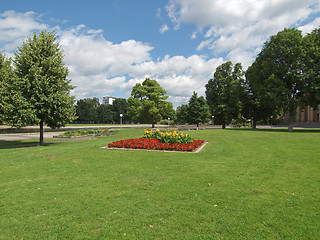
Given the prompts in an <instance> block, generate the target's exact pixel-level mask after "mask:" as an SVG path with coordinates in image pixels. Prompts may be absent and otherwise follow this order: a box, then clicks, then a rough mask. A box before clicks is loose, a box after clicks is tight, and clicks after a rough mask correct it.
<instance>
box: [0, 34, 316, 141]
mask: <svg viewBox="0 0 320 240" xmlns="http://www.w3.org/2000/svg"><path fill="white" fill-rule="evenodd" d="M67 76H68V69H67V67H66V66H65V65H64V63H63V52H62V50H61V48H60V46H59V42H58V41H57V36H56V35H55V34H54V33H48V32H46V31H44V30H43V31H41V32H40V33H39V34H38V35H37V34H36V33H35V34H34V36H33V38H27V40H26V41H25V42H24V43H23V44H22V46H21V47H19V48H18V51H17V52H16V53H15V56H14V59H13V60H12V59H11V58H6V57H5V56H4V54H2V53H0V96H1V98H0V121H1V122H4V123H6V124H9V125H11V126H15V127H22V126H26V125H30V124H32V125H34V124H39V125H40V130H41V131H40V143H43V126H44V123H46V124H47V125H48V126H50V127H51V128H59V127H61V126H64V125H65V124H67V123H69V122H72V121H74V120H75V119H76V118H78V121H80V122H100V123H108V122H119V120H120V114H122V115H123V120H124V121H131V122H140V123H152V126H153V127H154V124H155V123H156V122H159V121H160V120H161V119H169V118H170V119H172V120H176V121H177V122H179V123H192V124H199V123H203V122H208V121H209V119H210V116H214V121H215V123H217V124H222V126H223V127H225V125H226V124H229V123H230V122H231V121H232V120H234V119H238V118H247V119H251V120H252V121H253V126H255V123H256V122H257V121H259V120H268V119H270V118H271V117H272V116H274V117H277V116H281V115H283V114H285V113H288V114H289V116H290V118H289V131H292V130H293V122H294V120H295V113H296V109H297V107H298V106H301V107H305V106H307V105H309V106H312V107H314V108H316V107H317V106H318V104H320V29H315V30H314V31H312V32H311V33H309V34H307V35H306V36H303V35H302V32H301V31H300V30H297V29H294V28H292V29H284V30H283V31H281V32H279V33H278V34H277V35H274V36H271V38H270V40H269V41H267V42H266V43H265V44H264V46H263V49H262V50H261V52H260V53H259V55H258V56H257V58H256V60H255V61H254V63H253V64H252V65H251V66H250V67H249V68H248V70H247V71H246V72H244V71H243V70H242V67H241V64H240V63H237V64H235V65H234V66H233V64H232V63H231V62H226V63H224V64H222V65H220V66H219V67H218V68H217V69H216V71H215V73H214V76H213V78H212V79H210V80H209V81H208V83H207V84H206V101H205V99H204V98H203V97H198V96H197V94H196V93H194V94H193V95H192V97H191V98H190V101H189V103H188V104H187V105H182V106H180V107H178V108H177V111H176V112H175V111H174V109H173V106H172V104H171V103H170V102H168V101H167V99H168V96H167V95H166V91H165V90H164V89H163V88H162V87H161V86H160V85H159V83H158V82H157V81H156V80H152V79H149V78H147V79H145V81H144V82H143V83H142V84H140V83H138V84H136V85H135V86H134V87H133V89H132V92H131V97H129V98H128V100H126V99H119V100H116V101H115V102H114V104H113V105H112V106H106V105H100V104H99V101H98V100H97V99H95V98H94V99H82V100H79V101H78V102H77V104H76V105H75V100H74V97H71V96H70V90H72V89H73V86H71V85H70V80H69V79H67ZM207 104H208V105H207ZM75 113H76V114H75Z"/></svg>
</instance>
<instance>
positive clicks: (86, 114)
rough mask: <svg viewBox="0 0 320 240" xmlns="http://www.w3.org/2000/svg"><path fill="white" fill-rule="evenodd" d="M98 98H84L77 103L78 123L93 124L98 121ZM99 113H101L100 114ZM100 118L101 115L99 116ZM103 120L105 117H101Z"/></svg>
mask: <svg viewBox="0 0 320 240" xmlns="http://www.w3.org/2000/svg"><path fill="white" fill-rule="evenodd" d="M99 105H100V103H99V99H98V98H95V97H94V98H84V99H80V100H79V101H77V105H76V114H77V116H78V121H80V122H82V123H95V122H97V121H98V113H97V109H98V107H99ZM100 113H101V112H100ZM100 117H101V115H100ZM101 118H102V119H104V118H105V117H101Z"/></svg>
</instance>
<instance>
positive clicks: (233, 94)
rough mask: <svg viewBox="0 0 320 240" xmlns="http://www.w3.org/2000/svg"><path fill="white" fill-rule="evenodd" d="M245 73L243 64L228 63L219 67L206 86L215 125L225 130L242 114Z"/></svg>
mask: <svg viewBox="0 0 320 240" xmlns="http://www.w3.org/2000/svg"><path fill="white" fill-rule="evenodd" d="M243 76H244V72H243V70H242V66H241V63H237V64H235V66H234V67H233V65H232V62H230V61H229V62H226V63H223V64H221V65H220V66H218V67H217V69H216V71H215V73H214V77H213V79H210V80H209V81H208V83H207V84H206V99H207V101H208V104H209V106H210V110H211V113H212V115H213V116H214V121H215V123H218V124H222V128H225V126H226V124H229V123H230V122H231V120H232V119H236V118H237V117H238V116H239V114H240V112H241V99H242V98H243V96H244V94H245V91H244V78H243Z"/></svg>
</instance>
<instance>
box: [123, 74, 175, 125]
mask: <svg viewBox="0 0 320 240" xmlns="http://www.w3.org/2000/svg"><path fill="white" fill-rule="evenodd" d="M165 94H166V91H165V90H164V89H163V88H162V87H161V86H160V84H159V83H158V82H157V81H156V80H153V79H150V78H146V79H145V80H144V81H143V83H142V84H140V83H137V84H136V85H135V86H134V87H133V88H132V91H131V97H129V98H128V115H129V116H131V117H132V118H133V119H134V120H135V121H138V122H141V123H152V127H153V128H154V125H155V123H156V122H158V121H159V120H160V119H161V118H162V116H163V115H164V112H163V111H164V110H165V109H167V107H168V106H169V105H168V104H167V102H166V101H165V100H166V99H168V96H167V95H165Z"/></svg>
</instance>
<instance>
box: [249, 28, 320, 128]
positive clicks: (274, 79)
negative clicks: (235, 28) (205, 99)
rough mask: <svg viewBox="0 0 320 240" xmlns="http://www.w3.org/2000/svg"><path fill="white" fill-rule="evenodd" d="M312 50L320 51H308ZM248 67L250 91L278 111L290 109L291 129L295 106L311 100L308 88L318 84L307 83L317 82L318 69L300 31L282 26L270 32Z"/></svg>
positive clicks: (285, 111) (303, 104) (287, 111)
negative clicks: (279, 30)
mask: <svg viewBox="0 0 320 240" xmlns="http://www.w3.org/2000/svg"><path fill="white" fill-rule="evenodd" d="M309 43H310V42H309ZM314 54H318V55H319V52H315V53H311V55H314ZM316 58H319V57H318V56H317V57H316ZM308 65H309V66H308ZM248 71H249V72H251V73H250V74H252V77H249V81H250V85H251V86H252V88H253V91H254V92H257V93H258V96H259V99H262V98H264V99H263V100H262V102H268V104H269V105H271V106H272V108H273V109H274V111H276V112H277V113H278V114H279V113H289V127H288V131H293V123H294V121H295V115H296V109H297V106H298V105H300V106H305V105H306V104H308V102H310V96H311V95H310V92H309V91H310V90H312V89H313V91H314V90H316V88H317V87H316V86H315V87H313V88H310V85H312V84H311V83H312V81H315V82H317V80H316V79H317V78H318V77H317V76H316V75H317V74H318V73H319V72H317V71H315V69H314V63H313V60H312V61H311V59H310V53H309V55H308V54H307V50H306V40H304V38H303V36H302V33H301V31H300V30H297V29H294V28H292V29H284V30H283V31H281V32H279V33H278V34H277V35H274V36H271V38H270V40H269V41H267V42H266V43H265V44H264V47H263V49H262V51H261V52H260V53H259V55H258V57H257V58H256V60H255V62H254V63H253V65H252V67H251V69H250V70H248ZM256 76H258V77H256ZM315 85H317V84H315Z"/></svg>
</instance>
